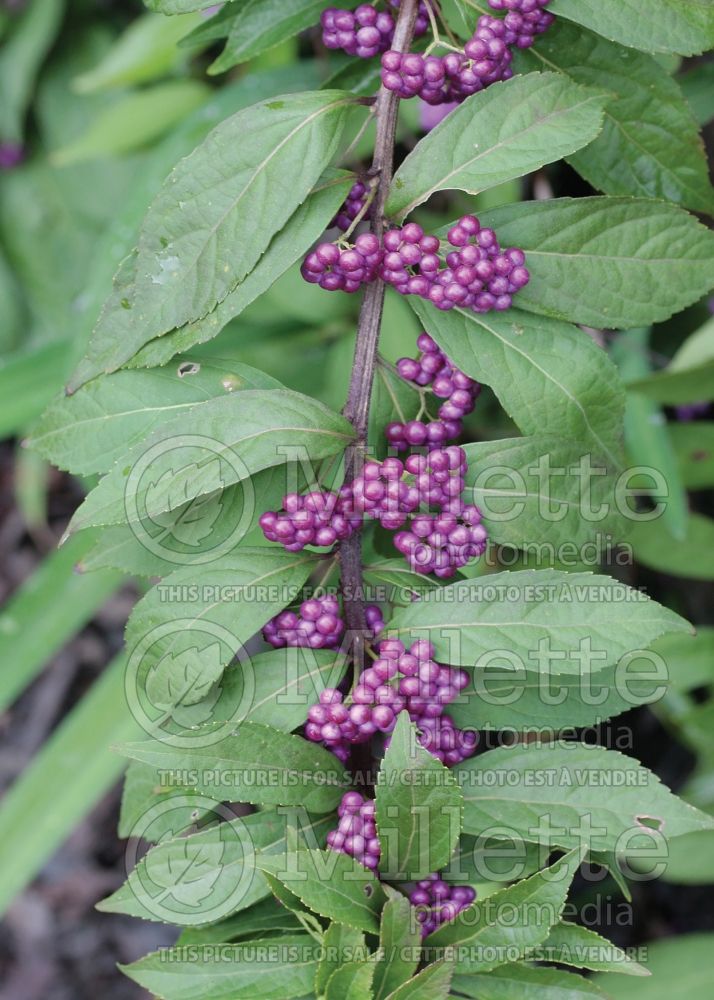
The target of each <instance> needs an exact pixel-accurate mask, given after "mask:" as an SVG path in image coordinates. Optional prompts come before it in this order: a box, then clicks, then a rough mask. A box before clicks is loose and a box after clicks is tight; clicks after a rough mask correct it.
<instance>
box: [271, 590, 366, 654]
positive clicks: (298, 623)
mask: <svg viewBox="0 0 714 1000" xmlns="http://www.w3.org/2000/svg"><path fill="white" fill-rule="evenodd" d="M365 616H366V618H367V626H368V628H369V631H370V635H371V636H376V635H379V633H380V632H381V631H382V629H383V628H384V619H383V618H382V612H381V611H380V609H379V608H378V607H377V606H376V605H375V604H369V605H367V607H366V608H365ZM344 631H345V623H344V622H343V621H342V619H341V618H340V602H339V601H338V599H337V598H336V597H335V596H334V595H332V594H326V595H325V596H324V597H311V598H309V599H308V600H307V601H303V602H302V604H301V605H300V610H299V612H297V611H281V613H280V614H279V615H276V616H275V618H271V619H270V621H269V622H268V623H267V625H266V626H265V627H264V628H263V638H264V639H265V641H266V642H268V643H270V645H271V646H273V647H274V648H275V649H283V648H284V647H285V646H293V647H298V646H302V647H305V646H307V647H309V648H310V649H339V647H340V643H341V642H342V636H343V634H344Z"/></svg>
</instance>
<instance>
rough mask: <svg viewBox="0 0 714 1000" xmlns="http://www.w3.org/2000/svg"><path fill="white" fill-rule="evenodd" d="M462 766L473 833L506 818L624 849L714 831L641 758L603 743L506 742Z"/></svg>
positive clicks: (546, 833) (565, 837)
mask: <svg viewBox="0 0 714 1000" xmlns="http://www.w3.org/2000/svg"><path fill="white" fill-rule="evenodd" d="M455 770H456V772H457V775H458V778H459V781H460V782H461V785H462V789H463V792H464V829H465V830H466V831H467V832H468V833H474V834H479V833H482V832H483V831H484V830H488V829H490V828H491V827H492V826H493V825H494V824H501V825H505V826H508V827H510V828H511V829H513V830H518V831H520V832H521V833H522V834H524V835H525V836H526V838H527V839H528V840H537V841H538V842H540V843H547V844H553V845H555V844H557V845H558V846H560V847H568V848H569V847H574V846H578V845H579V844H583V843H587V844H588V845H589V846H591V847H592V848H593V849H594V850H604V851H608V850H613V849H615V850H617V851H618V852H623V851H626V850H637V849H639V848H643V849H645V850H647V849H649V850H650V851H651V850H652V845H653V843H657V842H659V843H661V839H660V840H659V841H657V840H656V838H655V837H654V833H655V832H657V834H658V837H659V836H660V835H661V836H664V837H666V838H668V839H669V838H670V837H677V836H680V835H681V834H683V833H689V832H691V831H693V830H708V829H714V819H712V818H711V817H709V816H707V815H706V814H705V813H702V812H699V810H697V809H694V808H693V806H690V805H687V804H686V803H685V802H682V800H681V799H678V798H676V796H674V795H673V794H672V793H671V792H670V791H669V789H668V788H666V787H665V786H664V785H662V784H661V783H660V781H659V778H657V777H656V776H655V775H654V774H653V773H652V772H651V771H648V770H647V769H646V768H644V767H642V765H641V764H639V763H638V762H637V761H636V760H634V759H632V758H631V757H625V756H623V755H622V754H621V753H617V752H616V751H614V750H605V749H603V748H602V747H596V746H588V745H586V744H578V743H565V742H563V741H561V742H560V743H554V744H540V745H535V744H533V745H530V746H527V747H526V746H522V747H519V748H517V749H516V748H512V747H502V748H500V749H497V750H489V751H488V753H484V754H482V755H481V756H479V757H477V758H475V759H472V760H470V761H468V762H465V763H463V764H459V765H457V767H456V768H455ZM506 771H507V772H508V781H507V782H506V781H504V780H503V779H504V777H505V772H506ZM536 773H538V774H539V775H540V777H539V779H538V783H536V782H534V781H533V780H532V778H533V775H534V774H536ZM536 784H537V785H538V787H536ZM584 817H586V820H585V821H584V820H583V818H584Z"/></svg>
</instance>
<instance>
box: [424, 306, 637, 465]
mask: <svg viewBox="0 0 714 1000" xmlns="http://www.w3.org/2000/svg"><path fill="white" fill-rule="evenodd" d="M411 304H412V308H413V309H414V311H415V312H416V314H417V316H419V318H420V319H421V320H422V322H423V324H424V327H425V328H426V329H427V330H428V331H429V333H430V334H431V336H432V337H433V338H434V339H435V340H436V341H437V342H438V344H439V346H440V347H441V349H442V350H443V351H444V352H445V354H446V355H447V356H448V357H449V358H450V359H451V360H452V361H453V363H454V364H455V365H457V366H458V367H459V368H460V369H461V370H462V371H465V372H466V374H467V375H470V376H471V377H472V378H475V379H477V380H478V381H480V382H485V383H486V384H487V385H489V386H491V388H492V389H493V391H494V392H495V394H496V396H497V397H498V400H499V402H500V403H501V405H502V406H503V408H504V409H505V410H506V412H507V413H508V414H509V415H510V416H511V417H512V418H513V419H514V420H515V422H516V423H517V425H518V426H519V427H520V429H521V430H522V431H523V433H524V434H557V435H560V436H563V437H568V438H571V439H573V440H575V441H582V442H584V443H585V444H586V445H588V446H590V447H591V448H592V450H593V453H594V454H595V455H601V456H602V457H603V458H605V459H606V460H607V461H608V463H610V464H611V465H612V466H613V468H614V467H617V466H618V465H619V464H620V463H621V461H622V416H623V413H624V407H625V391H624V387H623V386H622V383H621V381H620V378H619V376H618V374H617V369H616V368H615V366H614V365H613V364H612V362H611V361H610V359H609V358H608V357H607V355H606V354H605V352H604V351H603V350H601V349H600V348H599V347H597V345H596V344H595V343H594V341H593V340H592V339H591V338H590V337H588V335H587V334H586V333H584V332H583V331H582V330H577V329H576V328H575V327H573V326H571V325H569V324H566V323H561V322H559V321H556V320H547V319H536V318H535V317H533V316H531V315H529V314H528V313H525V312H521V311H520V310H511V311H510V312H508V313H507V314H499V313H492V314H490V315H486V316H482V315H477V314H476V313H474V312H471V311H470V310H461V309H452V310H451V311H450V312H440V311H439V310H438V309H436V308H435V307H434V306H432V305H431V304H430V303H429V304H427V303H425V302H421V301H419V300H413V301H412V302H411Z"/></svg>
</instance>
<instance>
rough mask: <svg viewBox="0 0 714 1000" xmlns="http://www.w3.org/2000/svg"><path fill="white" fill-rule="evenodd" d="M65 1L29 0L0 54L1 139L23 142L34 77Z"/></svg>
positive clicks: (52, 36) (50, 42)
mask: <svg viewBox="0 0 714 1000" xmlns="http://www.w3.org/2000/svg"><path fill="white" fill-rule="evenodd" d="M64 8H65V4H64V0H30V2H29V3H28V4H27V5H26V6H25V9H24V10H21V11H19V12H18V13H17V14H16V15H15V17H16V19H17V21H16V23H15V24H14V25H13V29H12V31H11V32H10V33H9V35H8V37H7V38H6V39H3V45H2V52H0V93H2V105H0V140H2V141H4V142H21V141H22V137H23V131H24V117H25V111H26V109H27V105H28V104H29V102H30V99H31V97H32V91H33V88H34V85H35V77H36V75H37V72H38V70H39V67H40V65H41V64H42V60H43V59H44V58H45V55H46V54H47V51H48V49H49V48H50V46H51V45H52V43H53V41H54V39H55V36H56V34H57V31H58V30H59V27H60V24H61V23H62V17H63V14H64Z"/></svg>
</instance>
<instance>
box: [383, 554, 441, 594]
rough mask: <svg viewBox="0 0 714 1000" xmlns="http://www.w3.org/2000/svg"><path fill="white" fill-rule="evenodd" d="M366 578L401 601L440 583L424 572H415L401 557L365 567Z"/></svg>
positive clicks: (431, 588) (433, 587)
mask: <svg viewBox="0 0 714 1000" xmlns="http://www.w3.org/2000/svg"><path fill="white" fill-rule="evenodd" d="M364 578H365V580H366V581H367V582H368V583H369V584H370V585H372V586H374V587H375V588H382V589H383V590H384V591H385V593H386V594H388V595H389V597H390V599H393V600H395V601H397V602H399V603H402V602H403V601H411V600H412V599H413V597H414V595H418V594H424V593H427V592H428V591H430V590H434V589H435V588H436V587H438V586H440V583H439V582H438V581H436V580H433V579H431V577H428V576H424V574H423V573H414V572H412V571H411V570H410V569H409V567H408V566H406V565H405V563H404V562H403V560H401V559H381V560H380V561H379V562H373V563H369V564H368V565H366V566H365V567H364Z"/></svg>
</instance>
